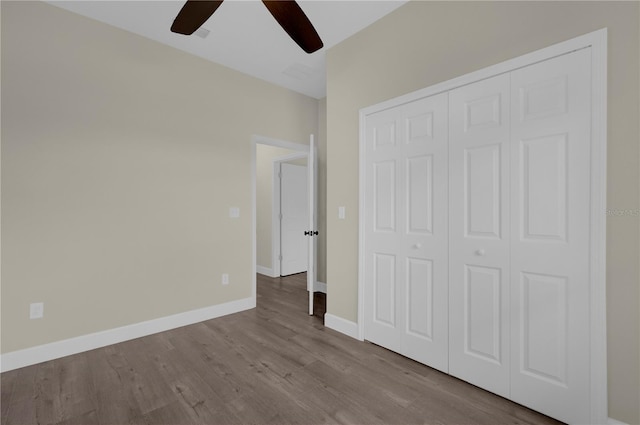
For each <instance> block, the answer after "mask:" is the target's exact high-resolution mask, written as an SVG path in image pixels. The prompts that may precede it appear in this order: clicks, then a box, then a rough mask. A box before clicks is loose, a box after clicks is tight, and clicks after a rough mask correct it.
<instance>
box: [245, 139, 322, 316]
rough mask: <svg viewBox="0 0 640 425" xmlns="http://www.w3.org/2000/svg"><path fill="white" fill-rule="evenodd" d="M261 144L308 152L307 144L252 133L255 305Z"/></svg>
mask: <svg viewBox="0 0 640 425" xmlns="http://www.w3.org/2000/svg"><path fill="white" fill-rule="evenodd" d="M258 144H261V145H269V146H276V147H279V148H285V149H289V150H292V151H297V152H309V146H307V145H303V144H300V143H293V142H287V141H285V140H277V139H272V138H270V137H265V136H260V135H257V134H254V135H253V136H251V264H252V270H251V272H252V273H251V281H252V282H251V297H252V298H253V299H254V305H255V299H256V286H257V282H258V278H257V276H256V275H257V273H258V271H257V266H258V264H257V257H258V255H257V241H256V237H257V235H256V229H257V224H256V220H257V212H256V195H257V189H256V186H257V185H256V178H257V177H256V156H257V149H258V148H257V145H258Z"/></svg>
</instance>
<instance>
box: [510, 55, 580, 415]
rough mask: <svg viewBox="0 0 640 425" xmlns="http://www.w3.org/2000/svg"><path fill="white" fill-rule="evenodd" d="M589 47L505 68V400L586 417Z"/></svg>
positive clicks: (538, 408) (554, 413) (536, 408)
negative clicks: (508, 160)
mask: <svg viewBox="0 0 640 425" xmlns="http://www.w3.org/2000/svg"><path fill="white" fill-rule="evenodd" d="M590 88H591V51H590V49H583V50H579V51H576V52H573V53H570V54H567V55H564V56H560V57H557V58H555V59H550V60H548V61H545V62H541V63H538V64H535V65H531V66H528V67H525V68H522V69H519V70H517V71H514V72H512V74H511V173H510V179H511V200H510V202H511V259H510V261H511V271H510V282H511V301H510V303H511V397H510V398H511V399H512V400H514V401H516V402H518V403H522V404H524V405H527V406H529V407H531V408H533V409H535V410H539V411H542V412H544V413H546V414H548V415H550V416H553V417H555V418H558V419H560V420H562V421H564V422H569V423H582V424H585V423H589V422H590V411H589V409H588V408H587V407H588V406H589V399H590V398H589V394H590V393H589V385H590V380H589V375H590V373H589V372H590V355H589V352H590V337H589V331H588V329H589V318H590V310H589V309H590V298H589V293H590V292H589V244H590V237H589V235H590V229H591V227H590V214H589V211H590V197H589V193H590V180H591V174H590V164H591V123H590V117H591V89H590Z"/></svg>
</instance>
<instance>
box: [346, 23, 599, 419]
mask: <svg viewBox="0 0 640 425" xmlns="http://www.w3.org/2000/svg"><path fill="white" fill-rule="evenodd" d="M589 47H590V48H591V55H592V56H591V58H592V65H591V67H592V80H591V81H592V92H591V93H592V116H591V118H592V128H591V136H592V142H593V143H592V155H591V158H592V163H591V217H592V221H591V235H592V237H591V246H590V252H591V253H590V256H591V258H590V264H591V270H590V281H591V288H590V291H591V306H590V310H591V316H590V323H589V330H590V335H591V347H590V351H591V357H590V360H591V365H590V369H591V372H590V382H591V390H590V391H591V396H590V398H591V423H596V424H602V423H606V422H607V417H608V407H607V397H608V395H607V394H608V388H607V325H606V209H607V200H606V198H607V196H606V188H607V170H606V161H607V29H606V28H604V29H601V30H598V31H594V32H591V33H588V34H585V35H582V36H579V37H576V38H573V39H571V40H567V41H564V42H561V43H557V44H554V45H552V46H550V47H547V48H544V49H541V50H537V51H535V52H531V53H528V54H525V55H522V56H519V57H517V58H514V59H510V60H507V61H505V62H502V63H499V64H496V65H493V66H490V67H488V68H484V69H481V70H478V71H475V72H472V73H469V74H466V75H463V76H460V77H457V78H454V79H451V80H448V81H444V82H442V83H439V84H435V85H433V86H430V87H427V88H424V89H421V90H418V91H415V92H412V93H409V94H405V95H403V96H399V97H396V98H394V99H390V100H387V101H384V102H381V103H378V104H376V105H372V106H369V107H366V108H363V109H361V110H360V136H359V137H360V144H359V149H360V153H359V165H360V167H359V168H360V182H359V191H360V192H359V205H360V208H359V210H360V211H359V221H360V223H359V224H360V227H359V230H360V232H359V239H358V244H359V246H358V251H359V252H358V324H357V332H356V334H357V336H358V339H364V308H365V306H364V270H363V267H364V258H363V255H364V248H365V240H364V233H365V232H364V230H365V229H364V211H365V199H364V193H365V186H364V185H365V175H364V151H365V150H364V147H365V146H364V143H365V131H364V129H365V120H366V117H367V115H370V114H373V113H375V112H380V111H382V110H385V109H388V108H392V107H396V106H399V105H402V104H405V103H408V102H412V101H415V100H418V99H421V98H424V97H427V96H432V95H435V94H438V93H442V92H446V91H450V90H452V89H455V88H458V87H461V86H464V85H467V84H471V83H474V82H477V81H480V80H483V79H486V78H489V77H493V76H495V75H498V74H503V73H506V72H511V71H514V70H516V69H518V68H522V67H525V66H529V65H532V64H535V63H538V62H541V61H544V60H548V59H551V58H554V57H557V56H560V55H563V54H566V53H569V52H572V51H575V50H579V49H584V48H589Z"/></svg>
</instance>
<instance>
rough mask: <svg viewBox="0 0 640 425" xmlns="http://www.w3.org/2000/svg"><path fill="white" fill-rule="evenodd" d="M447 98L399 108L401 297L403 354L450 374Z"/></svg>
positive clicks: (445, 96) (428, 99) (420, 101)
mask: <svg viewBox="0 0 640 425" xmlns="http://www.w3.org/2000/svg"><path fill="white" fill-rule="evenodd" d="M447 102H448V95H447V93H444V94H440V95H435V96H431V97H428V98H425V99H420V100H418V101H415V102H411V103H409V104H406V105H404V106H403V107H402V109H401V111H402V112H401V125H402V128H403V129H404V133H403V136H404V137H403V142H404V143H403V145H404V154H403V157H404V175H405V182H406V184H405V191H404V193H403V197H404V204H403V214H404V218H405V220H404V223H405V224H404V229H403V230H404V237H403V244H402V245H401V250H400V251H401V252H402V258H403V261H404V276H405V285H404V286H405V288H406V290H405V292H404V300H403V302H404V303H403V305H402V307H401V310H402V311H403V312H404V315H405V316H404V330H403V349H402V354H404V355H405V356H407V357H410V358H413V359H415V360H418V361H420V362H422V363H425V364H427V365H429V366H431V367H433V368H436V369H439V370H441V371H444V372H446V371H448V367H449V365H448V331H447V328H448V308H447V298H448V270H447V245H448V226H447V210H448V205H447V202H448V201H447V172H448V167H447V162H448V158H447V157H448V152H447V138H448V126H447V121H448V119H447V115H448V106H447Z"/></svg>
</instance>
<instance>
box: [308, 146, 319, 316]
mask: <svg viewBox="0 0 640 425" xmlns="http://www.w3.org/2000/svg"><path fill="white" fill-rule="evenodd" d="M317 177H318V155H317V150H316V144H315V140H314V138H313V134H312V135H311V137H310V140H309V156H308V157H307V193H308V199H307V202H308V206H309V208H308V210H307V217H306V219H307V224H308V234H307V245H308V248H307V253H308V260H307V291H308V292H309V315H310V316H313V293H314V291H315V286H316V281H317V279H318V268H317V264H318V258H317V249H316V248H317V245H318V238H317V236H318V227H317V225H318V223H317V221H318V219H317V217H318V203H317V192H318V189H317V187H318V186H317V181H318V178H317Z"/></svg>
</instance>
